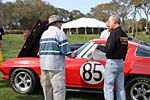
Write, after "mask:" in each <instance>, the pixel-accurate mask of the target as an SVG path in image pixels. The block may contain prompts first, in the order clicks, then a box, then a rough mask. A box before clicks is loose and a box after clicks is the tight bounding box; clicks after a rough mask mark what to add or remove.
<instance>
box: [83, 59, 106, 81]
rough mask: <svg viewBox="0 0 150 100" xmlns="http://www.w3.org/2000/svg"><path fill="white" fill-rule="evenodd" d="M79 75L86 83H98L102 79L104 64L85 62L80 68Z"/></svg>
mask: <svg viewBox="0 0 150 100" xmlns="http://www.w3.org/2000/svg"><path fill="white" fill-rule="evenodd" d="M80 76H81V77H82V79H83V80H84V81H85V82H86V83H88V84H98V83H100V82H101V81H102V80H103V79H104V66H103V65H102V64H100V63H99V62H94V61H91V62H86V63H84V64H83V65H82V66H81V68H80Z"/></svg>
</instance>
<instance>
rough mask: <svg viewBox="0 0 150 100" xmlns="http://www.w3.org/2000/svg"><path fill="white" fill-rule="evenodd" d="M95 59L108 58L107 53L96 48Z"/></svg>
mask: <svg viewBox="0 0 150 100" xmlns="http://www.w3.org/2000/svg"><path fill="white" fill-rule="evenodd" d="M93 59H96V60H106V53H104V52H102V51H100V50H97V49H95V50H94V51H93Z"/></svg>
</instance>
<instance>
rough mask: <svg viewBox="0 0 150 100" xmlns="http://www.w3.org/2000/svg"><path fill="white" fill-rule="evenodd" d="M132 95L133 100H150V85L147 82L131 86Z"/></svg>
mask: <svg viewBox="0 0 150 100" xmlns="http://www.w3.org/2000/svg"><path fill="white" fill-rule="evenodd" d="M130 95H131V97H132V99H133V100H150V85H149V84H148V83H146V82H138V83H135V84H134V85H133V86H132V87H131V91H130Z"/></svg>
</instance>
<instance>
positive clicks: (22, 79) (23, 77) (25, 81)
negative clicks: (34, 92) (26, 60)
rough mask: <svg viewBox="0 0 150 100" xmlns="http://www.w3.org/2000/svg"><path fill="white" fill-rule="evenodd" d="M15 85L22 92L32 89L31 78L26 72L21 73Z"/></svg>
mask: <svg viewBox="0 0 150 100" xmlns="http://www.w3.org/2000/svg"><path fill="white" fill-rule="evenodd" d="M14 84H15V85H16V87H17V88H18V89H19V90H21V91H26V90H28V89H29V88H30V87H31V84H32V81H31V77H30V75H29V74H28V73H26V72H19V73H18V74H17V75H16V77H15V80H14Z"/></svg>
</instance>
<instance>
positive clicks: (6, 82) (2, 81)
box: [0, 79, 10, 88]
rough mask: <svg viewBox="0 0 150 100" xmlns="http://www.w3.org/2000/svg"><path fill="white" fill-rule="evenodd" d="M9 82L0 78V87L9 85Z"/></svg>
mask: <svg viewBox="0 0 150 100" xmlns="http://www.w3.org/2000/svg"><path fill="white" fill-rule="evenodd" d="M9 86H10V83H9V81H8V80H2V79H0V88H5V87H9Z"/></svg>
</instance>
